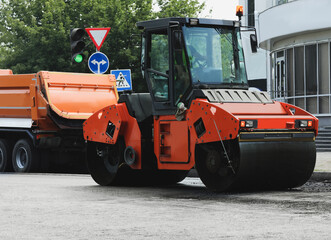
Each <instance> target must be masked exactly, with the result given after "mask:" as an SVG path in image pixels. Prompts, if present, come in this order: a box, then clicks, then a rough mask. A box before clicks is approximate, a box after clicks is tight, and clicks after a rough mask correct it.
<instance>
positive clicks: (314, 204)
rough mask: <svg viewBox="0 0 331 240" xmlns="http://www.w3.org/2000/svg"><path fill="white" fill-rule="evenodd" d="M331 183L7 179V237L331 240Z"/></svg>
mask: <svg viewBox="0 0 331 240" xmlns="http://www.w3.org/2000/svg"><path fill="white" fill-rule="evenodd" d="M330 237H331V183H330V182H327V181H325V182H308V183H307V184H306V185H304V186H303V187H301V188H298V189H294V190H289V191H281V192H253V193H222V194H216V193H212V192H210V191H208V190H207V189H206V188H205V187H204V186H203V184H202V183H201V182H200V180H199V179H197V178H186V179H185V180H184V181H183V182H181V183H180V184H178V185H175V186H171V187H159V188H158V187H101V186H98V185H96V184H95V183H94V181H93V180H92V179H91V178H90V177H89V176H88V175H63V174H62V175H61V174H24V175H23V174H13V173H10V174H9V173H8V174H0V239H4V240H7V239H10V240H11V239H34V240H36V239H43V240H44V239H89V240H90V239H93V240H95V239H97V240H98V239H167V240H170V239H176V240H178V239H330Z"/></svg>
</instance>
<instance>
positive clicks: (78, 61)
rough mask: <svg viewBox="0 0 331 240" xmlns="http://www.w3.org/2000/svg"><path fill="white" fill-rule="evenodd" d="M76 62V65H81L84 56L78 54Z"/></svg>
mask: <svg viewBox="0 0 331 240" xmlns="http://www.w3.org/2000/svg"><path fill="white" fill-rule="evenodd" d="M74 60H75V62H76V63H81V62H82V61H83V56H82V55H81V54H77V55H76V56H75V58H74Z"/></svg>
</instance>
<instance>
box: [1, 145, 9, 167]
mask: <svg viewBox="0 0 331 240" xmlns="http://www.w3.org/2000/svg"><path fill="white" fill-rule="evenodd" d="M9 167H10V162H9V156H8V144H7V141H6V140H4V139H0V172H6V171H8V168H9Z"/></svg>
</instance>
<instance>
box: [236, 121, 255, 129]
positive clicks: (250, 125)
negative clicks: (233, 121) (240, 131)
mask: <svg viewBox="0 0 331 240" xmlns="http://www.w3.org/2000/svg"><path fill="white" fill-rule="evenodd" d="M240 127H241V128H256V127H257V120H240Z"/></svg>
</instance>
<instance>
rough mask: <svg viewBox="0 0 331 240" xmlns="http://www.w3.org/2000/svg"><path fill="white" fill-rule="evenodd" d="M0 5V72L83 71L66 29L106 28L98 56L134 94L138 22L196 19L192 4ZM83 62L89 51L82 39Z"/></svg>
mask: <svg viewBox="0 0 331 240" xmlns="http://www.w3.org/2000/svg"><path fill="white" fill-rule="evenodd" d="M157 4H158V6H159V9H160V11H159V12H153V8H152V0H80V1H77V0H29V1H28V0H0V7H1V11H0V42H1V45H0V68H10V69H12V70H13V72H14V73H29V72H30V73H31V72H38V71H40V70H49V71H73V72H89V70H88V67H87V63H86V60H85V63H81V64H74V63H71V51H70V39H69V33H70V29H72V28H76V27H81V28H87V27H111V30H110V33H109V35H108V37H107V39H106V41H105V43H104V44H103V46H102V48H101V51H102V52H104V53H106V54H107V56H108V58H109V60H110V66H111V68H112V69H121V68H124V69H126V68H130V69H132V72H133V79H134V84H136V85H135V86H134V89H135V90H136V91H140V90H143V89H144V81H143V79H142V77H141V73H140V36H134V37H132V36H133V35H134V34H136V35H138V34H139V33H140V32H139V30H138V29H137V28H136V27H135V23H136V22H138V21H144V20H150V19H153V18H157V17H169V16H190V17H192V16H197V14H198V13H199V12H200V11H201V10H202V9H203V7H204V4H199V3H198V1H197V0H157ZM85 42H86V43H87V47H86V48H85V49H86V55H87V58H88V56H89V55H90V54H92V53H93V52H95V47H94V45H93V43H92V42H91V41H90V39H89V38H88V36H86V41H85Z"/></svg>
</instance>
